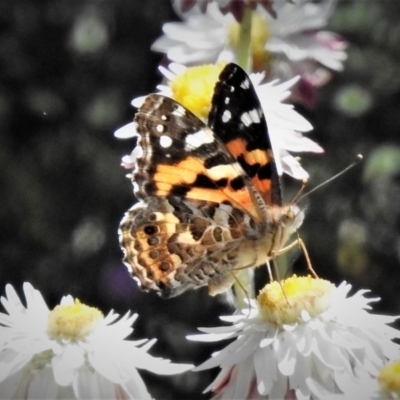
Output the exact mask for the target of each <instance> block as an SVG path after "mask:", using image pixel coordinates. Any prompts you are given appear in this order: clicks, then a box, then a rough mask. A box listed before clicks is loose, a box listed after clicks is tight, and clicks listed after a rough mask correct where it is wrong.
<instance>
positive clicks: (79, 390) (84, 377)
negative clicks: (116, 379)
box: [73, 366, 117, 400]
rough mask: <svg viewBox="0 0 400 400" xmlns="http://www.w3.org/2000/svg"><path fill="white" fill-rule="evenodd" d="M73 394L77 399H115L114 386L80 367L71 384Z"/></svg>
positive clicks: (96, 374)
mask: <svg viewBox="0 0 400 400" xmlns="http://www.w3.org/2000/svg"><path fill="white" fill-rule="evenodd" d="M73 387H74V392H75V394H76V397H77V398H78V399H82V400H83V399H104V400H108V399H115V398H117V393H116V385H115V384H114V383H112V382H110V381H109V380H108V379H106V378H105V377H103V376H102V375H100V374H99V373H97V372H96V371H93V372H92V371H89V369H88V368H87V367H86V366H82V367H81V368H79V370H78V371H77V374H76V377H75V379H74V382H73Z"/></svg>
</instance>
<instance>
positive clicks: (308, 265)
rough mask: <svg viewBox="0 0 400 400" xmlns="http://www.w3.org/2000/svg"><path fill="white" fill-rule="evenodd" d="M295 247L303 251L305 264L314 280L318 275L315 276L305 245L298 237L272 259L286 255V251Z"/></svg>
mask: <svg viewBox="0 0 400 400" xmlns="http://www.w3.org/2000/svg"><path fill="white" fill-rule="evenodd" d="M295 246H299V247H300V248H301V250H302V251H303V254H304V257H305V259H306V262H307V268H308V269H309V271H310V272H311V274H312V275H313V276H314V278H318V275H317V274H316V272H315V271H314V268H313V267H312V264H311V259H310V256H309V255H308V251H307V248H306V245H305V243H304V242H303V240H302V239H301V238H300V237H299V236H298V237H297V239H296V240H294V241H293V242H292V243H290V244H289V245H287V246H285V247H282V248H281V249H280V250H279V251H277V252H275V253H274V257H276V256H279V255H281V254H283V253H286V252H287V251H289V250H290V249H292V248H293V247H295Z"/></svg>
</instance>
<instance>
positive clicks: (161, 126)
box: [156, 124, 165, 133]
mask: <svg viewBox="0 0 400 400" xmlns="http://www.w3.org/2000/svg"><path fill="white" fill-rule="evenodd" d="M156 129H157V132H160V133H163V132H164V129H165V128H164V125H162V124H158V125H157V126H156Z"/></svg>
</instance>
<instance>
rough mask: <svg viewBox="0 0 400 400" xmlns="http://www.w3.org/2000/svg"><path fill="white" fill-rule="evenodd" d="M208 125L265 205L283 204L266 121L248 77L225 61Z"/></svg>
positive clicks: (238, 68)
mask: <svg viewBox="0 0 400 400" xmlns="http://www.w3.org/2000/svg"><path fill="white" fill-rule="evenodd" d="M208 126H209V127H210V128H211V129H212V130H213V131H214V132H216V134H217V135H218V137H219V138H220V139H221V140H222V142H223V143H224V144H225V146H226V148H227V149H228V150H229V151H230V152H231V154H232V155H233V156H234V157H235V159H236V160H237V161H238V162H239V164H240V165H241V166H242V168H243V169H244V171H245V172H246V173H247V175H248V176H249V177H250V178H251V180H252V182H253V184H254V186H255V187H256V188H257V190H258V191H259V193H260V194H261V195H262V197H263V199H264V202H265V203H266V204H268V205H271V204H275V205H281V204H282V197H281V191H280V184H279V177H278V174H277V170H276V165H275V161H274V155H273V152H272V147H271V142H270V139H269V136H268V128H267V123H266V121H265V117H264V113H263V110H262V107H261V104H260V101H259V99H258V97H257V94H256V91H255V89H254V86H253V84H252V82H251V80H250V78H249V76H248V75H247V74H246V73H245V72H244V71H243V70H242V69H241V68H240V67H239V66H237V65H235V64H228V65H227V66H226V67H225V68H224V70H223V71H222V73H221V75H220V79H219V81H218V83H217V84H216V86H215V90H214V96H213V101H212V108H211V112H210V114H209V118H208Z"/></svg>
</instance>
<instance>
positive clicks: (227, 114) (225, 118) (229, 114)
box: [222, 110, 232, 122]
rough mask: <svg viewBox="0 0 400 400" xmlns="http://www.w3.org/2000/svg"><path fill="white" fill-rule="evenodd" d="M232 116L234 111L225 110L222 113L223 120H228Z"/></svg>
mask: <svg viewBox="0 0 400 400" xmlns="http://www.w3.org/2000/svg"><path fill="white" fill-rule="evenodd" d="M231 118H232V113H231V112H230V111H229V110H225V111H224V113H223V114H222V122H228V121H229V120H230V119H231Z"/></svg>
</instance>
